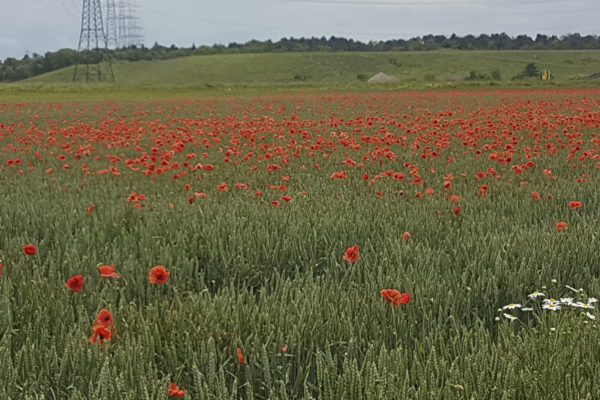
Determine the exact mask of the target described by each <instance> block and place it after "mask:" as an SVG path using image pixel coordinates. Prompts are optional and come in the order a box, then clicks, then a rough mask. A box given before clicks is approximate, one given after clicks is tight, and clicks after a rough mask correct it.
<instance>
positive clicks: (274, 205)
mask: <svg viewBox="0 0 600 400" xmlns="http://www.w3.org/2000/svg"><path fill="white" fill-rule="evenodd" d="M271 204H273V207H279V202H278V201H277V200H271Z"/></svg>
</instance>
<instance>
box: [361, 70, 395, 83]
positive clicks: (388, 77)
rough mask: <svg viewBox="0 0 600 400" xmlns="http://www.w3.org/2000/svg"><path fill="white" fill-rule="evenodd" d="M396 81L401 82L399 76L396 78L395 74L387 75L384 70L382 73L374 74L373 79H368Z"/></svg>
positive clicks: (376, 81) (384, 81)
mask: <svg viewBox="0 0 600 400" xmlns="http://www.w3.org/2000/svg"><path fill="white" fill-rule="evenodd" d="M396 82H399V80H398V78H396V77H395V76H391V75H386V74H384V73H383V72H380V73H378V74H376V75H374V76H373V77H371V79H369V80H368V81H367V83H396Z"/></svg>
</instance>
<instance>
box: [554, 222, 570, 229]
mask: <svg viewBox="0 0 600 400" xmlns="http://www.w3.org/2000/svg"><path fill="white" fill-rule="evenodd" d="M568 229H569V224H567V223H566V222H564V221H561V222H558V223H557V224H556V230H557V231H566V230H568Z"/></svg>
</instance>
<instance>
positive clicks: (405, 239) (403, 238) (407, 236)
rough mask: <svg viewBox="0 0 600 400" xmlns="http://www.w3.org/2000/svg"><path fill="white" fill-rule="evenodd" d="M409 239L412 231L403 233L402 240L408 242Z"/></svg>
mask: <svg viewBox="0 0 600 400" xmlns="http://www.w3.org/2000/svg"><path fill="white" fill-rule="evenodd" d="M408 239H410V232H404V233H403V234H402V240H404V241H405V242H406V241H407V240H408Z"/></svg>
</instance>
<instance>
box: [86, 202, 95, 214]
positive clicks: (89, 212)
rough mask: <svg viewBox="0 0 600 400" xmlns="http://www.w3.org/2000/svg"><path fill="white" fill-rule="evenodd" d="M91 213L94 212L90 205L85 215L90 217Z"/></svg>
mask: <svg viewBox="0 0 600 400" xmlns="http://www.w3.org/2000/svg"><path fill="white" fill-rule="evenodd" d="M93 211H94V205H93V204H90V206H89V207H88V209H87V213H88V215H90V214H91V213H92V212H93Z"/></svg>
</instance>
